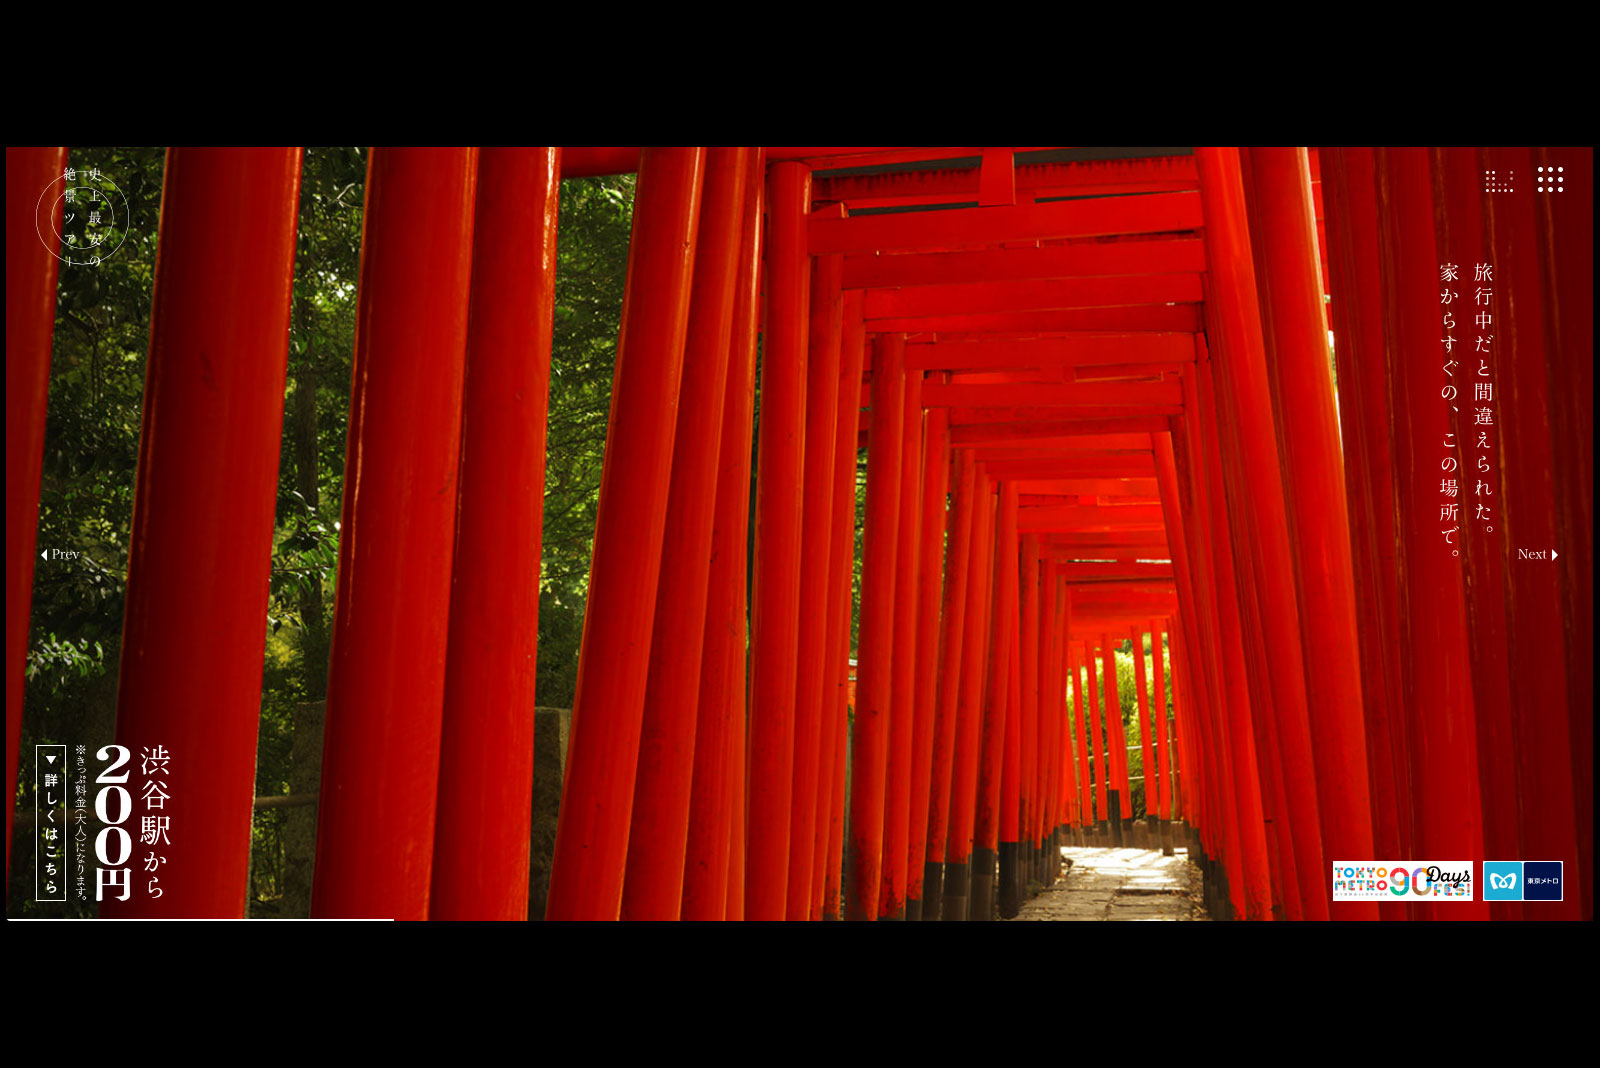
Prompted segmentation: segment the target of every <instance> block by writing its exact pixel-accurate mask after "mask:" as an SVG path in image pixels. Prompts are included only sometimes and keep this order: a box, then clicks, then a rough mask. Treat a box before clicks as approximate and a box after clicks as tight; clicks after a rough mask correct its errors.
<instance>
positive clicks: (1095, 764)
mask: <svg viewBox="0 0 1600 1068" xmlns="http://www.w3.org/2000/svg"><path fill="white" fill-rule="evenodd" d="M1083 674H1084V689H1085V690H1086V691H1087V692H1088V694H1089V752H1088V760H1089V764H1090V767H1091V769H1092V770H1093V773H1094V801H1095V809H1094V810H1095V815H1096V825H1095V833H1096V834H1099V835H1102V836H1109V835H1110V834H1111V805H1110V800H1109V799H1110V797H1111V796H1112V794H1111V790H1112V789H1113V787H1111V786H1110V785H1109V772H1108V771H1107V769H1108V768H1109V766H1110V763H1109V760H1108V758H1107V756H1106V752H1107V750H1106V736H1105V732H1104V731H1102V730H1101V728H1100V719H1101V716H1100V695H1101V694H1102V693H1103V692H1104V691H1103V690H1102V689H1101V685H1100V669H1099V666H1098V658H1097V657H1096V656H1095V655H1094V643H1093V642H1091V641H1085V642H1084V643H1083Z"/></svg>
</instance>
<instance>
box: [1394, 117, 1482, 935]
mask: <svg viewBox="0 0 1600 1068" xmlns="http://www.w3.org/2000/svg"><path fill="white" fill-rule="evenodd" d="M1430 185H1431V177H1430V175H1429V172H1428V158H1427V152H1426V150H1424V149H1379V150H1378V152H1377V199H1378V217H1379V226H1380V235H1381V236H1380V248H1381V250H1382V255H1381V264H1382V277H1383V283H1384V296H1385V306H1386V311H1387V314H1388V316H1389V320H1388V329H1386V330H1385V332H1384V337H1385V340H1386V342H1387V344H1388V345H1389V346H1390V350H1389V360H1388V363H1389V367H1390V375H1391V380H1390V381H1391V398H1392V404H1391V406H1390V408H1389V409H1388V410H1389V413H1390V419H1391V420H1392V421H1393V422H1392V424H1391V425H1392V427H1393V436H1394V444H1395V453H1394V464H1395V471H1396V472H1397V476H1396V478H1395V487H1394V488H1395V496H1396V501H1395V506H1396V511H1397V514H1398V516H1399V524H1400V531H1399V534H1400V547H1401V551H1400V557H1399V563H1400V599H1401V603H1400V621H1401V632H1402V635H1403V640H1404V643H1405V649H1406V654H1407V660H1406V663H1407V665H1408V666H1409V668H1410V673H1409V677H1408V679H1407V697H1408V700H1407V701H1406V703H1405V707H1406V708H1407V709H1408V712H1409V718H1410V740H1411V753H1412V768H1411V779H1412V798H1413V803H1414V805H1415V806H1416V817H1417V838H1416V841H1415V843H1414V846H1415V847H1416V848H1417V849H1419V850H1420V851H1421V852H1422V853H1423V854H1424V856H1425V857H1426V858H1428V859H1446V858H1448V859H1452V860H1471V861H1472V862H1473V863H1474V864H1477V863H1478V862H1480V861H1482V860H1483V821H1482V810H1481V807H1480V794H1479V789H1478V774H1477V764H1478V761H1477V752H1476V739H1475V731H1476V726H1475V720H1474V710H1473V702H1472V689H1471V683H1472V671H1471V666H1470V664H1469V662H1468V647H1469V643H1468V638H1467V620H1466V601H1465V594H1464V592H1463V589H1462V583H1463V574H1462V559H1461V557H1460V556H1459V555H1452V554H1458V553H1460V551H1461V550H1460V544H1461V543H1460V540H1459V537H1454V538H1453V539H1452V540H1453V544H1451V543H1447V542H1446V540H1445V538H1444V537H1443V535H1442V534H1441V527H1440V525H1439V524H1438V523H1437V522H1436V520H1435V519H1434V517H1435V516H1437V515H1438V508H1437V502H1438V500H1439V499H1440V498H1439V483H1440V471H1441V468H1440V463H1441V458H1442V457H1445V456H1446V455H1453V456H1455V457H1456V458H1457V460H1458V462H1459V458H1460V457H1461V456H1465V455H1469V453H1470V450H1468V449H1466V448H1464V447H1462V445H1461V444H1460V443H1461V440H1462V439H1461V437H1460V436H1459V433H1458V432H1460V431H1464V430H1466V429H1467V427H1464V426H1458V425H1456V423H1455V421H1454V420H1453V418H1452V415H1453V413H1452V412H1451V411H1450V410H1449V404H1448V403H1447V402H1446V401H1444V400H1442V399H1441V398H1440V396H1439V390H1440V380H1441V379H1443V378H1444V373H1443V371H1442V370H1441V369H1440V368H1441V366H1442V365H1443V363H1444V359H1443V355H1444V354H1443V348H1444V346H1443V345H1441V344H1440V339H1439V330H1440V313H1439V307H1440V298H1439V292H1440V286H1439V285H1438V284H1437V283H1438V279H1439V259H1438V255H1437V245H1436V243H1435V238H1434V231H1433V197H1432V191H1431V188H1430ZM1419 353H1431V354H1434V355H1436V356H1438V357H1439V359H1437V360H1435V359H1431V358H1429V359H1422V358H1419V356H1418V354H1419ZM1447 435H1452V436H1450V437H1447ZM1447 441H1455V442H1457V448H1458V449H1459V450H1460V451H1459V452H1457V451H1455V450H1451V449H1450V448H1449V447H1448V446H1447V445H1446V444H1445V443H1446V442H1447ZM1445 529H1448V527H1446V528H1445ZM1419 911H1421V913H1422V915H1423V917H1424V918H1434V917H1435V916H1436V915H1437V916H1438V917H1439V918H1447V919H1483V918H1487V917H1488V914H1489V912H1488V906H1487V904H1486V903H1485V902H1484V901H1483V900H1482V899H1481V897H1478V898H1476V899H1475V900H1473V901H1471V902H1451V903H1449V904H1448V906H1447V905H1437V906H1425V907H1424V908H1422V909H1421V910H1419Z"/></svg>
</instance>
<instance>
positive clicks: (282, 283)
mask: <svg viewBox="0 0 1600 1068" xmlns="http://www.w3.org/2000/svg"><path fill="white" fill-rule="evenodd" d="M37 174H38V170H37V169H35V170H33V171H32V173H31V174H27V177H28V178H29V179H30V180H31V179H32V178H33V177H35V176H37ZM465 182H466V186H467V188H468V189H470V188H471V172H470V169H469V170H468V171H467V173H466V177H465ZM45 184H46V183H40V184H39V185H38V186H37V187H36V188H35V189H34V196H35V197H38V196H39V195H40V194H41V193H44V192H45ZM240 204H246V205H249V210H248V211H246V212H243V213H241V212H240V211H239V205H240ZM299 206H300V150H299V149H297V148H281V149H277V148H274V149H265V148H261V149H256V148H251V149H239V148H233V149H228V148H175V149H172V150H170V151H169V152H168V154H167V165H166V173H165V179H164V182H163V187H162V212H161V234H160V246H159V247H160V256H159V257H158V261H157V267H156V277H155V293H154V300H153V304H152V307H151V313H150V320H151V321H150V360H149V364H148V368H147V371H146V374H145V394H144V420H143V423H142V426H141V432H140V438H139V479H138V486H137V488H136V491H135V495H134V513H133V532H132V536H131V538H130V554H129V558H128V594H127V604H126V607H125V610H124V613H123V635H122V649H123V652H122V672H121V677H120V679H119V680H118V688H117V730H116V737H117V742H118V743H119V744H121V745H123V746H126V747H127V749H128V750H129V752H130V753H131V754H132V761H133V765H132V766H133V767H134V768H136V769H140V770H142V767H141V766H142V764H143V761H142V759H141V758H142V757H143V756H144V755H145V754H146V752H154V751H155V750H156V748H157V747H158V746H159V747H164V748H165V749H166V751H167V752H168V753H170V754H171V762H170V764H169V765H168V766H167V770H166V773H165V774H161V775H160V776H159V777H158V778H159V779H160V780H161V781H162V783H163V785H162V790H163V792H164V793H166V794H169V795H170V796H168V797H167V798H166V799H165V800H164V801H161V802H160V803H159V808H160V811H159V812H158V813H156V814H157V815H159V816H161V817H164V818H167V819H169V820H170V821H171V828H172V830H171V838H170V843H171V844H170V845H169V844H168V843H167V840H166V839H162V840H161V844H160V845H158V846H157V847H156V851H157V852H159V853H161V854H162V855H164V856H165V857H166V863H165V864H163V865H161V867H160V869H159V871H158V872H157V873H156V874H155V875H154V876H151V875H146V874H144V873H142V872H140V871H139V870H138V869H137V868H136V869H135V872H134V874H133V876H132V882H133V886H132V892H131V895H130V896H129V897H128V899H127V900H125V901H123V900H118V899H117V898H116V897H113V896H111V895H110V894H108V895H107V897H106V898H105V900H104V901H102V902H101V914H102V915H104V916H108V917H120V918H130V917H138V918H158V917H182V918H223V917H232V918H239V917H242V916H243V915H244V909H245V898H246V888H247V884H248V882H249V868H250V819H251V812H252V808H253V803H254V800H255V763H256V733H257V729H258V727H259V723H260V718H261V647H262V643H263V642H264V641H265V638H266V615H267V585H268V581H269V579H270V572H271V559H272V528H273V505H274V502H275V499H276V494H277V485H278V445H279V441H280V438H281V436H282V428H283V390H284V378H285V372H286V369H287V366H288V355H289V304H290V296H291V292H292V288H293V287H292V282H293V278H294V249H295V217H296V213H297V212H298V210H299ZM468 220H469V223H468V225H469V226H470V202H469V205H468ZM27 236H28V237H29V238H30V239H31V240H34V241H37V240H38V238H37V237H36V236H35V235H34V234H33V232H32V226H31V225H30V226H29V227H28V234H27ZM219 242H220V243H221V247H219ZM40 252H41V253H42V252H44V249H43V248H42V247H41V248H40ZM219 255H221V256H222V257H223V258H224V260H225V261H226V262H227V263H228V264H229V269H228V270H227V271H218V270H217V269H216V264H217V257H218V256H219ZM92 269H93V268H92V267H82V266H80V267H76V268H75V270H79V271H82V270H92ZM51 303H52V306H53V294H52V302H51ZM23 316H24V322H23V323H21V324H19V327H20V328H22V329H26V327H27V321H26V319H27V309H23ZM46 337H48V335H46ZM41 399H42V398H41ZM33 475H34V478H35V480H36V479H37V477H38V468H37V466H34V468H33ZM34 485H35V486H37V481H35V482H34ZM29 533H31V529H30V531H29ZM446 556H447V557H448V553H447V554H446ZM24 593H26V591H24ZM17 711H19V710H18V709H13V710H12V713H11V714H12V715H15V714H16V713H17ZM151 778H152V779H155V778H157V776H152V777H151ZM142 782H143V780H142V779H141V776H140V772H139V770H136V772H135V775H134V778H133V780H132V783H136V784H142ZM133 793H134V795H135V796H136V797H137V796H138V791H137V790H133ZM430 800H431V794H430ZM135 805H136V807H138V808H139V809H140V810H141V811H143V810H145V809H146V808H147V805H146V804H145V803H143V802H141V801H137V800H136V801H135ZM141 855H142V854H141ZM425 871H426V866H424V872H425ZM147 884H148V885H147ZM151 885H154V886H156V887H157V889H156V890H151V889H150V886H151ZM421 891H422V898H423V900H424V901H425V900H426V897H427V887H426V884H425V883H424V885H423V886H422V887H421ZM158 894H159V896H157V895H158Z"/></svg>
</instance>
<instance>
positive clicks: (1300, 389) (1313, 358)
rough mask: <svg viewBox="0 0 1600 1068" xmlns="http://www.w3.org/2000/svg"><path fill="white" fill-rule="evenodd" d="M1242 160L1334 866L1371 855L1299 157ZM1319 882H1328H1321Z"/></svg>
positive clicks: (1319, 320)
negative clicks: (1256, 220) (1258, 247)
mask: <svg viewBox="0 0 1600 1068" xmlns="http://www.w3.org/2000/svg"><path fill="white" fill-rule="evenodd" d="M1251 157H1252V164H1253V173H1254V185H1255V190H1256V199H1257V205H1258V210H1259V212H1260V216H1261V220H1262V224H1263V235H1262V237H1263V242H1262V253H1263V258H1264V260H1265V263H1266V265H1267V268H1268V270H1267V272H1266V274H1265V275H1264V277H1263V282H1264V284H1265V285H1266V287H1267V288H1268V289H1269V290H1270V291H1271V294H1272V299H1271V311H1270V314H1271V318H1272V327H1273V329H1272V337H1273V342H1274V347H1275V354H1276V367H1277V374H1276V375H1274V376H1273V378H1272V384H1273V388H1274V391H1275V396H1274V400H1275V402H1276V408H1277V412H1278V420H1277V427H1278V437H1279V441H1280V447H1281V450H1282V453H1283V456H1284V460H1285V463H1286V464H1287V466H1288V469H1289V470H1288V471H1287V472H1286V475H1287V477H1286V478H1285V480H1284V483H1283V486H1284V493H1285V496H1286V498H1287V499H1288V500H1290V501H1292V502H1293V510H1292V511H1291V513H1290V514H1291V517H1292V520H1293V522H1292V523H1291V525H1290V533H1291V534H1292V536H1293V539H1294V548H1295V553H1294V559H1295V560H1296V561H1298V562H1299V566H1297V567H1296V568H1295V570H1294V575H1295V580H1296V590H1297V592H1298V594H1299V603H1300V604H1301V605H1302V606H1303V607H1304V611H1305V612H1306V614H1307V616H1308V618H1311V619H1315V620H1317V627H1316V632H1315V633H1312V632H1311V631H1310V629H1309V628H1308V629H1306V630H1304V631H1303V632H1302V649H1303V655H1304V658H1305V670H1306V685H1307V697H1308V698H1309V702H1310V713H1311V724H1310V725H1311V731H1312V745H1313V749H1314V751H1315V754H1316V771H1317V803H1318V810H1319V812H1320V813H1321V816H1322V837H1323V847H1324V850H1325V851H1326V852H1328V853H1329V854H1330V855H1329V856H1328V857H1327V858H1326V859H1327V860H1328V862H1330V863H1331V862H1332V860H1334V859H1336V858H1335V855H1337V857H1344V858H1350V857H1355V856H1357V855H1360V856H1369V855H1374V854H1373V849H1374V841H1373V835H1372V801H1371V796H1370V794H1369V791H1368V774H1367V752H1366V737H1365V729H1364V718H1363V715H1362V711H1361V709H1362V689H1361V653H1360V646H1359V641H1358V638H1357V633H1356V605H1355V577H1354V572H1353V570H1352V565H1351V556H1350V523H1349V513H1348V511H1347V510H1346V508H1345V504H1344V495H1343V491H1344V485H1345V482H1344V460H1343V456H1342V454H1341V451H1340V440H1339V422H1338V415H1337V413H1336V411H1335V400H1334V392H1333V380H1332V378H1331V376H1330V370H1329V369H1330V367H1331V359H1330V356H1329V352H1328V334H1327V325H1326V319H1325V315H1324V308H1323V303H1324V302H1323V299H1322V297H1323V289H1322V277H1321V273H1320V270H1319V267H1318V258H1317V236H1316V229H1315V220H1314V210H1313V205H1312V201H1311V174H1310V169H1309V164H1308V159H1307V154H1306V150H1305V149H1303V148H1258V149H1252V150H1251ZM1319 883H1325V880H1324V879H1323V878H1322V877H1321V876H1320V875H1319ZM1333 915H1334V916H1335V917H1336V918H1339V919H1352V920H1354V919H1377V918H1378V911H1377V908H1376V906H1375V905H1373V906H1372V907H1367V904H1366V903H1349V905H1348V907H1347V905H1346V904H1344V903H1341V905H1340V906H1339V907H1338V908H1337V909H1336V910H1334V913H1333Z"/></svg>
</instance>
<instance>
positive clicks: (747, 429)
mask: <svg viewBox="0 0 1600 1068" xmlns="http://www.w3.org/2000/svg"><path fill="white" fill-rule="evenodd" d="M748 151H749V152H750V154H749V157H748V161H747V163H746V173H745V183H744V200H743V203H742V205H741V207H740V233H739V258H738V272H739V273H738V278H737V280H736V281H735V284H734V291H733V311H732V316H731V320H730V324H729V339H730V340H729V345H730V351H729V358H728V371H727V374H726V376H725V381H724V394H723V402H722V433H721V434H720V436H719V438H718V442H717V494H716V516H715V520H714V522H713V523H712V527H711V550H710V553H711V571H710V575H709V577H708V579H707V587H708V590H709V597H708V600H707V602H706V616H705V628H704V634H703V637H702V648H701V654H700V656H701V664H700V695H699V712H698V717H699V718H698V721H697V723H696V726H695V747H694V775H693V779H692V782H691V785H690V797H689V827H688V838H687V841H686V844H685V850H684V873H683V901H682V904H681V907H680V913H679V914H680V915H681V916H682V917H683V918H684V919H686V920H721V919H725V918H730V913H731V912H733V911H735V910H734V905H735V902H737V901H742V899H743V898H742V893H735V892H733V891H734V890H735V888H737V889H738V890H739V891H742V889H743V887H744V878H743V875H742V873H740V874H738V875H737V877H735V875H734V874H733V873H732V871H731V869H732V860H733V843H734V839H735V838H736V837H737V840H738V841H739V842H740V843H742V842H743V840H744V830H743V818H742V817H743V812H744V760H743V756H744V728H745V688H744V663H745V653H746V628H747V623H746V620H747V611H746V608H747V604H746V599H745V571H746V568H745V559H746V557H745V554H746V551H747V547H748V544H749V540H748V537H747V535H748V533H749V529H750V445H751V430H752V422H751V420H752V416H753V412H754V406H755V384H756V334H757V330H758V328H759V323H760V312H761V298H760V273H761V210H762V202H763V199H764V196H763V194H764V192H765V183H764V182H763V181H762V180H761V175H762V169H763V166H762V162H761V160H762V153H761V151H760V150H759V149H757V150H748ZM735 828H737V830H736V829H735ZM730 893H732V897H731V898H730Z"/></svg>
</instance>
